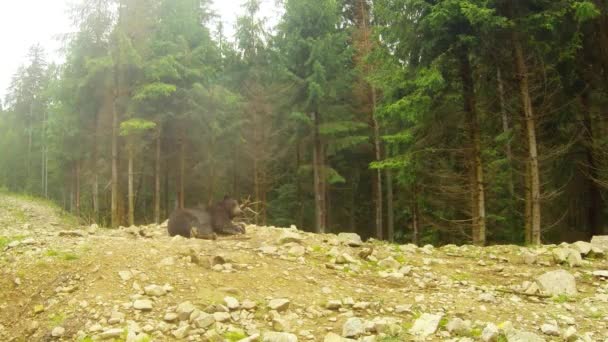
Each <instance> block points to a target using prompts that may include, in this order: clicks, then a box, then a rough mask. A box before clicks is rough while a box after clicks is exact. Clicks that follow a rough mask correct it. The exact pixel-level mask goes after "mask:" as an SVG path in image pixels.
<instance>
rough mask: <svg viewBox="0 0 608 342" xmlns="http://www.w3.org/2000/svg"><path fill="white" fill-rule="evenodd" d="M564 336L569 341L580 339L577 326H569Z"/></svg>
mask: <svg viewBox="0 0 608 342" xmlns="http://www.w3.org/2000/svg"><path fill="white" fill-rule="evenodd" d="M562 337H563V339H564V341H568V342H574V341H576V340H578V336H577V332H576V328H575V327H573V326H569V327H568V328H567V329H566V330H565V331H564V334H563V335H562Z"/></svg>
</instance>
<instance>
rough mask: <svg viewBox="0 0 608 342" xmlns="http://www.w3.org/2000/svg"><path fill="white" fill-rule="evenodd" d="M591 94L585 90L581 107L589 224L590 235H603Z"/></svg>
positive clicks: (601, 202)
mask: <svg viewBox="0 0 608 342" xmlns="http://www.w3.org/2000/svg"><path fill="white" fill-rule="evenodd" d="M589 101H590V94H589V91H588V90H585V91H584V92H583V94H582V95H581V107H582V111H583V127H584V137H585V154H586V157H587V165H586V167H585V168H586V170H585V173H586V176H587V188H588V191H589V199H588V200H589V204H588V207H587V214H588V223H589V235H590V237H591V236H594V235H603V233H604V231H603V228H604V225H603V222H602V211H603V199H602V194H601V191H600V189H599V187H598V185H597V183H596V181H597V180H598V178H599V175H598V169H597V165H598V162H597V161H596V155H595V153H594V148H595V146H596V145H595V136H594V133H593V119H592V117H591V108H590V103H589Z"/></svg>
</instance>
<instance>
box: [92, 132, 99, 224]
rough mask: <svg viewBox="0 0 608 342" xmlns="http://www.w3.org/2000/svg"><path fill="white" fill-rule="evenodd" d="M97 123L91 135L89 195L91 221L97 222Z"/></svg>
mask: <svg viewBox="0 0 608 342" xmlns="http://www.w3.org/2000/svg"><path fill="white" fill-rule="evenodd" d="M97 151H98V150H97V125H95V133H94V136H93V161H92V163H91V164H92V170H91V171H92V174H93V182H92V184H91V196H92V197H93V198H92V202H93V221H94V222H98V220H99V171H98V170H97V158H98V155H97V154H98V152H97Z"/></svg>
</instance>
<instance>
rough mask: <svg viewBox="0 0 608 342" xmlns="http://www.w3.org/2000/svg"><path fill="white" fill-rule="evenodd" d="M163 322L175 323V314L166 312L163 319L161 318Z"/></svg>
mask: <svg viewBox="0 0 608 342" xmlns="http://www.w3.org/2000/svg"><path fill="white" fill-rule="evenodd" d="M163 320H164V321H165V322H169V323H171V322H175V321H176V320H177V314H176V313H175V312H167V313H166V314H165V317H163Z"/></svg>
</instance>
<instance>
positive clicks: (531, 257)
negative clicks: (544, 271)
mask: <svg viewBox="0 0 608 342" xmlns="http://www.w3.org/2000/svg"><path fill="white" fill-rule="evenodd" d="M521 256H522V259H523V262H524V264H526V265H534V264H536V263H537V262H538V255H536V253H533V252H531V251H529V250H525V251H524V252H523V253H522V254H521Z"/></svg>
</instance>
